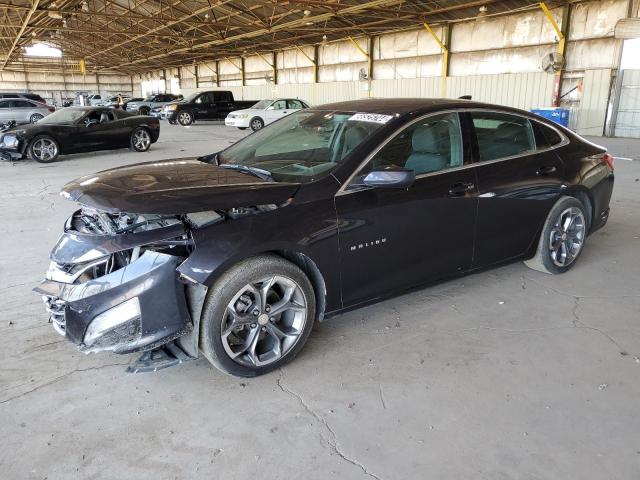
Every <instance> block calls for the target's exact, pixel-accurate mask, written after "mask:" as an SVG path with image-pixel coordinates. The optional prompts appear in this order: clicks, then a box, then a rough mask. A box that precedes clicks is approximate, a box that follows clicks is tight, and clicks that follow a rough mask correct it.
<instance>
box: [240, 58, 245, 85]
mask: <svg viewBox="0 0 640 480" xmlns="http://www.w3.org/2000/svg"><path fill="white" fill-rule="evenodd" d="M240 80H241V82H242V83H241V84H242V86H243V87H244V86H245V77H244V57H240Z"/></svg>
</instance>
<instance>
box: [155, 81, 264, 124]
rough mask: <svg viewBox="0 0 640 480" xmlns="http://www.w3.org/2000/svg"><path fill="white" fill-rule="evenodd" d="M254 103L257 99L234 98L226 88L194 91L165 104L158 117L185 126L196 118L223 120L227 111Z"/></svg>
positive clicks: (247, 106)
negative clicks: (182, 98) (241, 99)
mask: <svg viewBox="0 0 640 480" xmlns="http://www.w3.org/2000/svg"><path fill="white" fill-rule="evenodd" d="M255 103H257V100H244V101H237V100H234V98H233V93H232V92H230V91H227V90H212V91H209V92H195V93H192V94H191V95H189V96H188V97H186V98H185V99H184V100H181V101H178V102H171V103H169V104H167V105H165V106H164V107H163V109H162V113H161V115H160V118H164V119H167V120H168V121H169V123H176V122H177V123H179V124H180V125H183V126H187V125H191V124H192V123H193V122H195V121H196V120H224V119H225V118H226V117H227V115H228V114H229V112H233V111H235V110H240V109H243V108H249V107H250V106H252V105H254V104H255Z"/></svg>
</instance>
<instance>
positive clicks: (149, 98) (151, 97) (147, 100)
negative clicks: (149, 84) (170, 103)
mask: <svg viewBox="0 0 640 480" xmlns="http://www.w3.org/2000/svg"><path fill="white" fill-rule="evenodd" d="M154 98H156V96H155V95H149V96H148V97H147V98H145V99H144V101H145V102H153V99H154Z"/></svg>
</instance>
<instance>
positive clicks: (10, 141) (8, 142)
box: [0, 133, 19, 148]
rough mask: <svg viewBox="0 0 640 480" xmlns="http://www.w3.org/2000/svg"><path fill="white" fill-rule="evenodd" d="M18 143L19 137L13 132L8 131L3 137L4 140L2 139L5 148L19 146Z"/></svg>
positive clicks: (1, 142) (0, 141)
mask: <svg viewBox="0 0 640 480" xmlns="http://www.w3.org/2000/svg"><path fill="white" fill-rule="evenodd" d="M18 143H19V140H18V137H17V136H16V135H14V134H12V133H7V134H6V135H4V136H3V137H2V140H0V145H2V146H4V147H5V148H18Z"/></svg>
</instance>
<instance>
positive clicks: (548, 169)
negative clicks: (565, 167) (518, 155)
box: [536, 165, 556, 176]
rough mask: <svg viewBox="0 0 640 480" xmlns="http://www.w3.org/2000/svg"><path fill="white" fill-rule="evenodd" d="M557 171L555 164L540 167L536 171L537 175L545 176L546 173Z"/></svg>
mask: <svg viewBox="0 0 640 480" xmlns="http://www.w3.org/2000/svg"><path fill="white" fill-rule="evenodd" d="M555 171H556V167H554V166H551V165H549V166H544V167H540V168H539V169H538V171H537V172H536V175H540V176H545V175H549V174H550V173H553V172H555Z"/></svg>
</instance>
